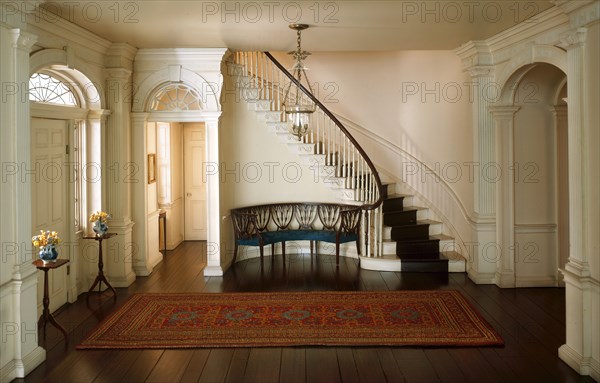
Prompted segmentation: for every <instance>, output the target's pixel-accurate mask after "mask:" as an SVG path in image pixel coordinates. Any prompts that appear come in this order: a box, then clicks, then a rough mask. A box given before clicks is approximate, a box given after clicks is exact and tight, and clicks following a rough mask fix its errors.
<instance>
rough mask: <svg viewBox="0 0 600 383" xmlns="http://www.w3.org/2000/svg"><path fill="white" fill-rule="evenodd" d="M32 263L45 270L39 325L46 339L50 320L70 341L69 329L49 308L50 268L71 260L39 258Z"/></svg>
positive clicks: (55, 267) (56, 267)
mask: <svg viewBox="0 0 600 383" xmlns="http://www.w3.org/2000/svg"><path fill="white" fill-rule="evenodd" d="M32 263H33V265H34V266H35V267H36V268H37V269H38V270H42V271H43V272H44V299H43V300H42V303H43V306H44V308H43V310H42V315H41V316H40V319H39V320H38V327H39V326H40V325H41V326H42V328H43V329H44V340H45V339H46V323H48V322H50V323H51V324H52V325H53V326H54V327H56V328H57V329H59V330H60V332H62V333H63V335H64V336H65V343H68V342H69V338H68V336H67V331H66V330H65V329H64V328H63V327H62V326H61V325H59V324H58V322H57V321H56V319H54V317H53V316H52V314H51V313H50V309H49V306H50V294H49V292H48V270H50V269H58V268H59V267H61V266H63V265H66V264H67V263H69V260H68V259H57V260H56V261H54V262H44V261H42V260H41V259H38V260H35V261H33V262H32Z"/></svg>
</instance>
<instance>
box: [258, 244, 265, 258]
mask: <svg viewBox="0 0 600 383" xmlns="http://www.w3.org/2000/svg"><path fill="white" fill-rule="evenodd" d="M259 247H260V259H261V261H262V259H263V257H264V255H265V249H264V246H263V245H260V246H259Z"/></svg>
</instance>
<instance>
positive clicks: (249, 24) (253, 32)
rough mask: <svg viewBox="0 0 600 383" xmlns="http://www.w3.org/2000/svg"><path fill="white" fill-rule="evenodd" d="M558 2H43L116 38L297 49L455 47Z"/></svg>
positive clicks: (146, 43) (137, 42) (144, 44)
mask: <svg viewBox="0 0 600 383" xmlns="http://www.w3.org/2000/svg"><path fill="white" fill-rule="evenodd" d="M550 7H552V3H551V1H550V0H543V1H524V0H496V1H489V0H475V1H466V0H464V1H463V0H457V1H450V0H439V1H393V0H387V1H365V0H346V1H315V0H309V1H303V0H301V1H277V0H256V1H231V0H228V1H223V0H220V1H217V0H215V1H196V0H173V1H169V0H137V1H124V0H121V1H115V0H94V1H87V0H83V1H81V0H80V1H72V2H70V1H64V2H60V1H54V0H46V1H45V3H43V4H42V8H45V9H46V11H48V12H52V13H56V14H60V15H61V16H62V17H63V18H66V19H68V20H70V21H73V22H74V23H75V24H78V25H80V26H82V27H83V28H85V29H87V30H89V31H91V32H93V33H95V34H97V35H99V36H101V37H103V38H106V39H107V40H110V41H112V42H127V43H129V44H131V45H133V46H135V47H138V48H166V47H188V48H191V47H228V48H230V49H232V50H270V51H286V50H292V49H294V48H295V43H296V42H295V32H294V31H292V30H290V29H289V28H288V25H289V24H290V23H293V22H297V23H306V24H309V25H310V29H308V30H307V31H305V32H303V34H302V45H303V48H304V49H307V50H309V51H385V50H406V49H422V50H429V49H454V48H457V47H459V46H460V45H462V44H463V43H465V42H467V41H470V40H481V39H485V38H488V37H490V36H493V35H494V34H496V33H498V32H501V31H503V30H505V29H507V28H509V27H511V26H513V25H515V24H517V23H518V22H521V21H523V20H525V19H527V18H529V17H530V16H534V15H535V14H538V13H540V12H542V11H544V10H546V9H548V8H550Z"/></svg>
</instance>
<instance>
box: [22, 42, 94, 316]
mask: <svg viewBox="0 0 600 383" xmlns="http://www.w3.org/2000/svg"><path fill="white" fill-rule="evenodd" d="M50 56H52V57H54V56H55V55H52V53H51V52H50ZM48 57H49V56H48V52H44V51H41V52H39V53H36V54H35V55H34V56H32V63H37V67H36V69H35V70H33V71H32V74H31V77H30V80H29V99H30V117H31V162H32V169H33V170H34V171H35V174H34V178H33V179H32V181H33V182H32V184H31V185H32V186H31V188H32V190H31V191H32V196H31V199H32V200H31V206H32V231H33V232H34V233H37V232H39V231H40V230H44V231H45V230H51V231H56V232H58V234H59V236H60V238H61V240H62V244H61V246H60V247H59V255H60V258H64V259H69V260H70V264H69V265H68V267H63V268H59V269H57V270H56V272H53V273H49V290H50V302H51V306H50V309H51V310H55V309H57V308H58V307H60V306H61V305H63V304H64V303H66V302H74V301H75V300H76V299H77V296H78V294H79V293H80V292H81V291H85V290H87V287H88V286H89V283H87V282H91V278H93V276H92V273H93V270H91V266H90V264H89V262H84V261H82V260H81V258H82V257H81V255H82V254H83V253H85V250H86V249H85V248H82V247H81V246H80V237H81V234H82V233H84V232H86V231H87V229H88V227H87V215H88V214H89V211H90V210H91V209H94V208H96V209H99V208H100V204H101V198H100V196H101V184H100V173H101V172H100V163H101V158H100V151H99V150H98V149H95V147H99V146H100V145H99V143H100V124H101V118H102V116H103V115H104V111H103V110H102V109H101V107H100V105H101V102H100V94H99V92H98V89H97V88H96V86H95V85H94V83H93V82H92V81H90V80H89V78H88V77H87V76H85V75H84V74H83V73H81V72H79V71H77V70H75V69H71V68H69V67H67V66H66V65H63V64H57V63H56V62H55V61H54V60H51V61H52V62H51V63H48V62H46V64H45V65H40V63H41V62H44V61H45V60H44V59H47V58H48ZM52 57H51V58H52ZM54 58H56V57H54ZM59 61H60V60H59ZM90 253H93V254H97V251H96V250H95V249H90ZM41 274H42V273H41V272H38V280H39V279H40V278H42V276H41ZM38 282H41V281H38ZM78 283H79V285H78ZM42 288H43V283H38V311H40V310H41V299H42V296H43V294H42V291H41V289H42Z"/></svg>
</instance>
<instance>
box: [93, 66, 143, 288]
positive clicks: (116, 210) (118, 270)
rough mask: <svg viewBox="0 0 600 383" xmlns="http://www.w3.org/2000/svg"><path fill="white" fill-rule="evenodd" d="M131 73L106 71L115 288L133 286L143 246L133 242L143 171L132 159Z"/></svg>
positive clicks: (106, 166)
mask: <svg viewBox="0 0 600 383" xmlns="http://www.w3.org/2000/svg"><path fill="white" fill-rule="evenodd" d="M128 89H131V70H129V69H126V68H108V69H107V70H106V90H105V94H106V105H107V109H109V110H110V111H111V114H110V116H108V118H107V121H106V129H102V133H103V135H102V136H103V143H104V145H103V153H105V155H104V156H103V157H104V158H105V161H104V163H103V167H102V179H103V180H105V186H104V187H105V190H106V194H105V198H104V199H103V203H102V205H103V206H105V211H106V212H107V213H109V214H110V215H111V219H110V222H109V227H110V230H109V231H110V232H113V233H117V236H116V237H113V238H111V239H110V240H108V241H106V243H105V246H106V249H105V254H107V257H106V260H105V262H106V263H105V264H106V268H107V274H108V279H109V281H110V283H111V284H112V285H113V286H114V287H126V286H129V285H130V284H131V283H133V281H134V280H135V273H134V272H133V267H132V262H133V256H134V254H135V252H136V251H137V248H138V247H139V244H137V243H135V242H133V241H132V233H131V232H132V227H133V221H132V220H131V206H130V201H131V185H132V183H133V182H134V181H135V179H134V177H135V175H136V174H137V173H139V172H140V164H136V163H135V162H131V159H130V136H131V133H130V123H129V111H130V109H131V105H130V101H131V100H130V98H129V97H128V94H127V93H126V91H127V90H128Z"/></svg>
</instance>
